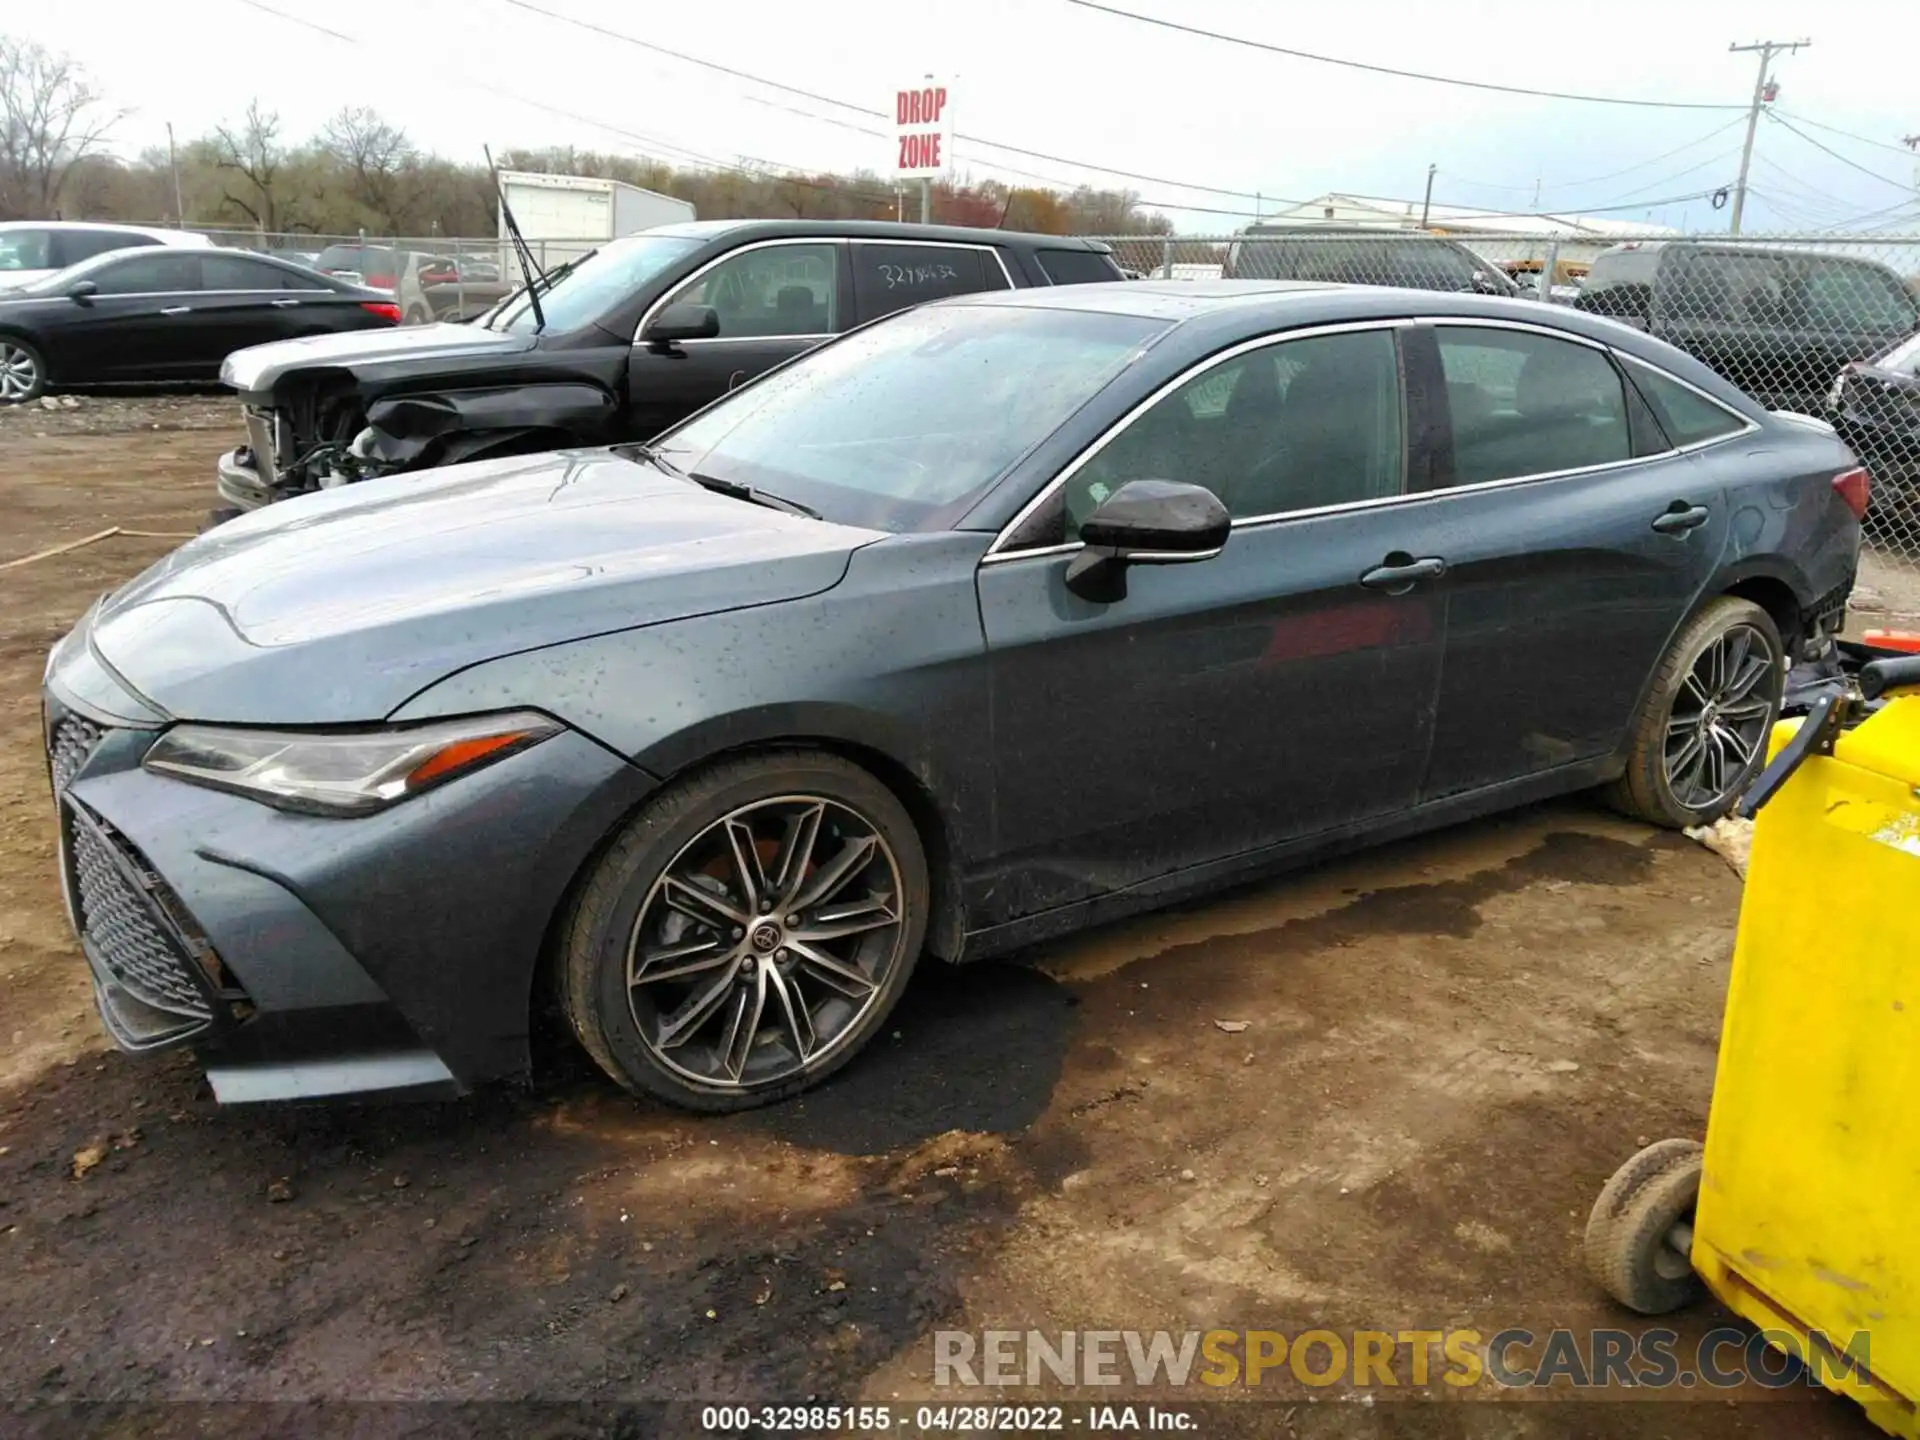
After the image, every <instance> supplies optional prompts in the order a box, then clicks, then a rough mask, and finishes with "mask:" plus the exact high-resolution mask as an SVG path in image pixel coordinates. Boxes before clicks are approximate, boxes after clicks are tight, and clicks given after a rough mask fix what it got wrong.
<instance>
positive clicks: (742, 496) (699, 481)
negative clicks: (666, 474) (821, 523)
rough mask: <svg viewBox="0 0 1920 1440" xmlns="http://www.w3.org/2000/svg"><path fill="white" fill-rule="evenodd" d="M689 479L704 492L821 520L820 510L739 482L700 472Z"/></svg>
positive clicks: (693, 473) (690, 475)
mask: <svg viewBox="0 0 1920 1440" xmlns="http://www.w3.org/2000/svg"><path fill="white" fill-rule="evenodd" d="M687 479H689V480H691V481H693V483H694V484H696V485H698V486H700V487H701V488H702V489H704V490H711V491H712V492H713V493H714V494H716V495H725V496H727V497H729V498H730V499H734V500H745V501H747V502H749V503H750V504H754V505H764V506H766V507H767V508H768V509H769V510H784V511H786V512H787V514H789V515H804V516H806V517H807V519H809V520H818V519H819V518H820V512H819V511H818V510H814V509H812V508H810V507H808V506H806V505H802V504H801V503H800V502H799V501H798V500H789V499H787V497H786V496H784V495H775V494H772V493H770V492H769V491H766V490H761V489H757V488H756V487H754V486H752V485H742V484H741V483H740V482H739V481H738V480H722V479H721V478H720V477H719V476H717V475H702V474H701V473H700V472H699V471H698V470H695V471H693V472H692V473H690V474H689V475H688V476H687Z"/></svg>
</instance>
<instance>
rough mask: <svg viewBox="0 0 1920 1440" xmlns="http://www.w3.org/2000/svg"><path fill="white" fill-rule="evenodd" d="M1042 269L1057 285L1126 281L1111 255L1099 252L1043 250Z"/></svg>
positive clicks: (1041, 254) (1041, 255)
mask: <svg viewBox="0 0 1920 1440" xmlns="http://www.w3.org/2000/svg"><path fill="white" fill-rule="evenodd" d="M1039 258H1040V268H1041V269H1042V270H1044V271H1045V272H1046V275H1047V279H1049V280H1051V281H1052V282H1053V283H1054V284H1056V285H1098V284H1100V283H1102V282H1103V281H1108V280H1124V279H1126V278H1127V277H1126V276H1124V275H1122V274H1121V273H1120V267H1119V266H1118V265H1115V264H1114V263H1113V257H1112V256H1111V255H1102V254H1101V253H1100V252H1099V251H1097V250H1042V251H1040V254H1039Z"/></svg>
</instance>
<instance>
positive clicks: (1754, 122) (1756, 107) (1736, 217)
mask: <svg viewBox="0 0 1920 1440" xmlns="http://www.w3.org/2000/svg"><path fill="white" fill-rule="evenodd" d="M1811 44H1813V41H1811V40H1762V41H1759V42H1758V43H1757V44H1753V45H1729V46H1727V53H1728V54H1730V55H1744V54H1756V55H1758V56H1759V57H1760V73H1759V75H1758V76H1756V77H1755V79H1754V82H1753V104H1752V105H1750V106H1749V107H1748V108H1747V143H1746V144H1745V145H1743V146H1741V147H1740V178H1739V179H1738V180H1736V181H1734V183H1733V225H1732V227H1731V229H1730V230H1729V232H1728V233H1730V234H1733V235H1738V234H1739V233H1740V214H1741V212H1742V211H1743V210H1745V209H1746V208H1747V167H1748V166H1750V165H1751V164H1753V132H1754V131H1755V130H1757V129H1758V128H1759V126H1760V107H1761V106H1762V105H1764V104H1766V103H1767V102H1768V101H1769V100H1771V99H1772V98H1773V95H1772V93H1771V90H1772V81H1770V80H1769V79H1768V78H1767V71H1768V70H1769V69H1771V68H1772V66H1773V57H1774V56H1775V55H1777V54H1779V53H1780V52H1781V51H1783V50H1784V51H1785V52H1787V53H1788V54H1792V53H1793V52H1794V51H1795V50H1804V49H1806V48H1807V46H1809V45H1811Z"/></svg>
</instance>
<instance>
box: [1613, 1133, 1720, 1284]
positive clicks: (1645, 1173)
mask: <svg viewBox="0 0 1920 1440" xmlns="http://www.w3.org/2000/svg"><path fill="white" fill-rule="evenodd" d="M1700 1155H1701V1150H1700V1145H1699V1142H1697V1141H1694V1140H1659V1141H1656V1142H1655V1143H1653V1144H1652V1145H1649V1146H1647V1148H1646V1149H1644V1150H1642V1151H1641V1152H1640V1153H1639V1154H1638V1155H1635V1156H1634V1157H1633V1158H1632V1159H1631V1160H1629V1161H1627V1163H1626V1164H1624V1165H1622V1166H1621V1167H1620V1168H1619V1169H1618V1170H1616V1171H1614V1172H1613V1178H1612V1179H1610V1180H1608V1181H1607V1183H1606V1186H1605V1187H1604V1188H1603V1189H1602V1190H1601V1191H1600V1198H1599V1199H1597V1200H1595V1201H1594V1202H1593V1213H1592V1214H1591V1215H1589V1216H1588V1217H1587V1236H1586V1246H1585V1249H1586V1261H1587V1273H1588V1274H1590V1275H1592V1276H1593V1278H1594V1280H1595V1281H1596V1282H1598V1284H1599V1286H1600V1288H1601V1289H1603V1290H1605V1291H1606V1292H1607V1293H1608V1294H1609V1295H1611V1296H1612V1297H1613V1298H1614V1299H1616V1300H1618V1301H1619V1302H1620V1303H1621V1304H1622V1305H1624V1306H1626V1307H1627V1308H1628V1309H1629V1310H1637V1311H1639V1312H1640V1313H1641V1314H1642V1315H1664V1314H1666V1313H1667V1312H1668V1311H1670V1310H1678V1309H1680V1308H1681V1307H1682V1306H1683V1305H1686V1304H1688V1303H1689V1302H1690V1301H1692V1300H1693V1299H1694V1298H1695V1297H1696V1296H1698V1295H1699V1294H1700V1289H1701V1286H1700V1281H1699V1277H1697V1276H1696V1275H1695V1274H1694V1273H1693V1264H1692V1262H1691V1260H1690V1259H1689V1258H1688V1257H1687V1256H1685V1255H1682V1254H1681V1253H1680V1252H1679V1251H1677V1250H1675V1249H1674V1248H1673V1246H1672V1245H1671V1244H1670V1243H1668V1235H1669V1233H1670V1232H1671V1231H1672V1229H1673V1227H1674V1226H1675V1225H1676V1224H1678V1223H1679V1222H1680V1221H1682V1220H1688V1221H1691V1220H1692V1218H1693V1207H1694V1204H1695V1202H1696V1201H1697V1200H1698V1199H1699V1197H1700Z"/></svg>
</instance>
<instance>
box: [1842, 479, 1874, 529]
mask: <svg viewBox="0 0 1920 1440" xmlns="http://www.w3.org/2000/svg"><path fill="white" fill-rule="evenodd" d="M1833 493H1834V494H1836V495H1838V496H1839V497H1840V498H1841V499H1842V500H1844V501H1845V502H1846V504H1847V508H1848V509H1849V510H1851V511H1852V512H1853V518H1854V519H1856V520H1864V519H1866V518H1867V501H1868V500H1869V499H1871V498H1872V496H1873V476H1871V475H1869V474H1868V473H1867V467H1866V466H1864V465H1857V466H1855V467H1854V468H1853V469H1851V470H1843V471H1841V472H1840V473H1839V474H1838V475H1836V476H1834V477H1833Z"/></svg>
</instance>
